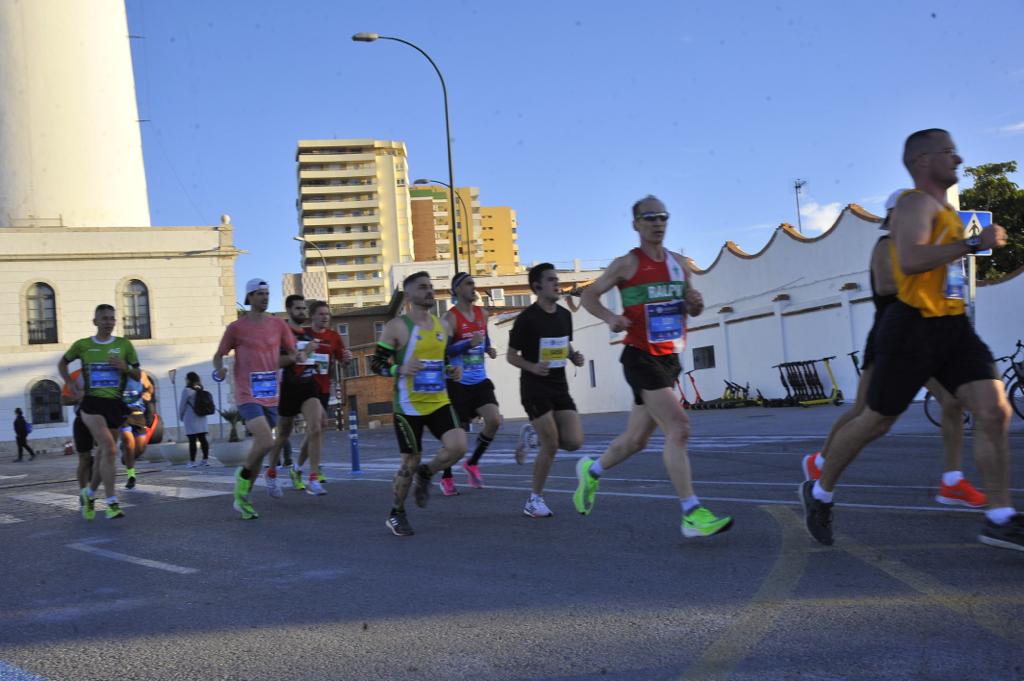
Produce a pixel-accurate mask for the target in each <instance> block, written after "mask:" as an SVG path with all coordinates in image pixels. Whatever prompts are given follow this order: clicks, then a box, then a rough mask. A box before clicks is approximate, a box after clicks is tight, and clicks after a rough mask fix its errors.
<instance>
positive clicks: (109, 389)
mask: <svg viewBox="0 0 1024 681" xmlns="http://www.w3.org/2000/svg"><path fill="white" fill-rule="evenodd" d="M92 321H93V324H95V325H96V335H95V336H92V337H90V338H82V339H80V340H77V341H75V342H74V343H73V344H72V345H71V348H70V349H69V350H68V351H67V352H66V353H65V354H64V356H63V357H61V359H60V361H59V362H58V363H57V371H59V372H60V375H61V378H63V379H64V384H65V385H66V386H67V388H68V393H69V394H70V396H71V398H72V399H78V398H81V404H80V406H79V418H81V420H82V423H83V424H84V425H85V427H86V428H88V430H89V434H90V435H91V436H92V439H93V440H94V441H95V442H96V443H97V444H98V445H99V450H100V451H99V461H98V462H97V466H98V468H99V474H100V477H101V479H102V480H103V491H104V492H105V493H106V495H107V508H106V516H107V518H109V519H115V518H123V517H124V511H122V510H121V507H120V505H119V504H118V502H117V496H116V494H115V493H114V476H115V457H116V452H117V436H118V432H119V430H120V428H121V424H123V423H124V421H125V417H127V416H128V410H127V408H126V407H125V404H124V402H122V395H123V391H124V386H125V381H126V380H127V379H128V378H133V379H135V380H136V381H137V380H139V379H140V377H141V375H142V372H141V370H140V369H139V356H138V355H137V354H136V352H135V347H134V346H133V345H132V343H131V341H129V340H127V339H125V338H118V337H116V336H114V335H113V332H114V327H115V326H116V325H117V315H116V314H115V311H114V306H113V305H97V306H96V311H95V314H94V315H93V320H92ZM76 359H77V360H80V361H81V363H82V377H83V382H82V386H83V387H82V388H80V387H79V386H78V385H77V384H76V383H75V381H74V380H73V379H72V378H71V374H70V373H68V364H70V363H71V362H73V361H75V360H76ZM83 388H84V390H83ZM83 392H84V396H83V395H82V393H83ZM81 498H82V515H83V516H84V517H85V519H86V520H92V519H93V518H94V517H95V515H96V510H95V501H96V499H95V490H94V488H93V486H92V485H89V486H87V487H86V489H85V491H83V492H82V494H81Z"/></svg>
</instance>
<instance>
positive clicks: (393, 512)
mask: <svg viewBox="0 0 1024 681" xmlns="http://www.w3.org/2000/svg"><path fill="white" fill-rule="evenodd" d="M404 513H405V508H396V507H395V506H392V507H391V515H402V514H404Z"/></svg>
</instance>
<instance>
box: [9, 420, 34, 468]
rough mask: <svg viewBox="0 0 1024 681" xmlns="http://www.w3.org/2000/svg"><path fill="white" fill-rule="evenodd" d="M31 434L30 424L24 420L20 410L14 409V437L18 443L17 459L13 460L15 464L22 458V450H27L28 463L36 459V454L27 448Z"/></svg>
mask: <svg viewBox="0 0 1024 681" xmlns="http://www.w3.org/2000/svg"><path fill="white" fill-rule="evenodd" d="M31 432H32V424H31V423H29V422H28V421H26V420H25V416H24V415H23V414H22V413H21V408H16V409H15V410H14V437H15V440H17V443H18V458H17V459H15V460H14V462H15V463H17V462H18V461H21V460H22V458H23V456H24V455H23V454H22V449H25V450H28V456H29V461H31V460H32V459H34V458H36V453H35V452H34V451H32V448H31V447H29V446H28V434H29V433H31Z"/></svg>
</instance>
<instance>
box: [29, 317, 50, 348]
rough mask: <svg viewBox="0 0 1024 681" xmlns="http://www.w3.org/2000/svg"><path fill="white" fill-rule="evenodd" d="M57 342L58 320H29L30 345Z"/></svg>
mask: <svg viewBox="0 0 1024 681" xmlns="http://www.w3.org/2000/svg"><path fill="white" fill-rule="evenodd" d="M56 342H57V320H56V319H43V320H40V321H32V320H30V321H29V322H28V343H29V345H46V344H48V343H56Z"/></svg>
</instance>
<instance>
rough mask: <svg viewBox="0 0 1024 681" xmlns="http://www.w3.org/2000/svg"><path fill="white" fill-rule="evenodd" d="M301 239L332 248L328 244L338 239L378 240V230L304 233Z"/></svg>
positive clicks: (325, 247)
mask: <svg viewBox="0 0 1024 681" xmlns="http://www.w3.org/2000/svg"><path fill="white" fill-rule="evenodd" d="M302 238H303V239H307V240H308V241H312V242H314V243H316V244H317V245H318V246H320V247H321V248H324V249H327V248H332V246H330V244H331V243H333V242H338V241H364V240H378V241H379V240H380V231H378V230H371V231H369V232H339V231H335V232H334V233H333V234H313V233H311V232H310V233H306V234H303V236H302Z"/></svg>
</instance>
